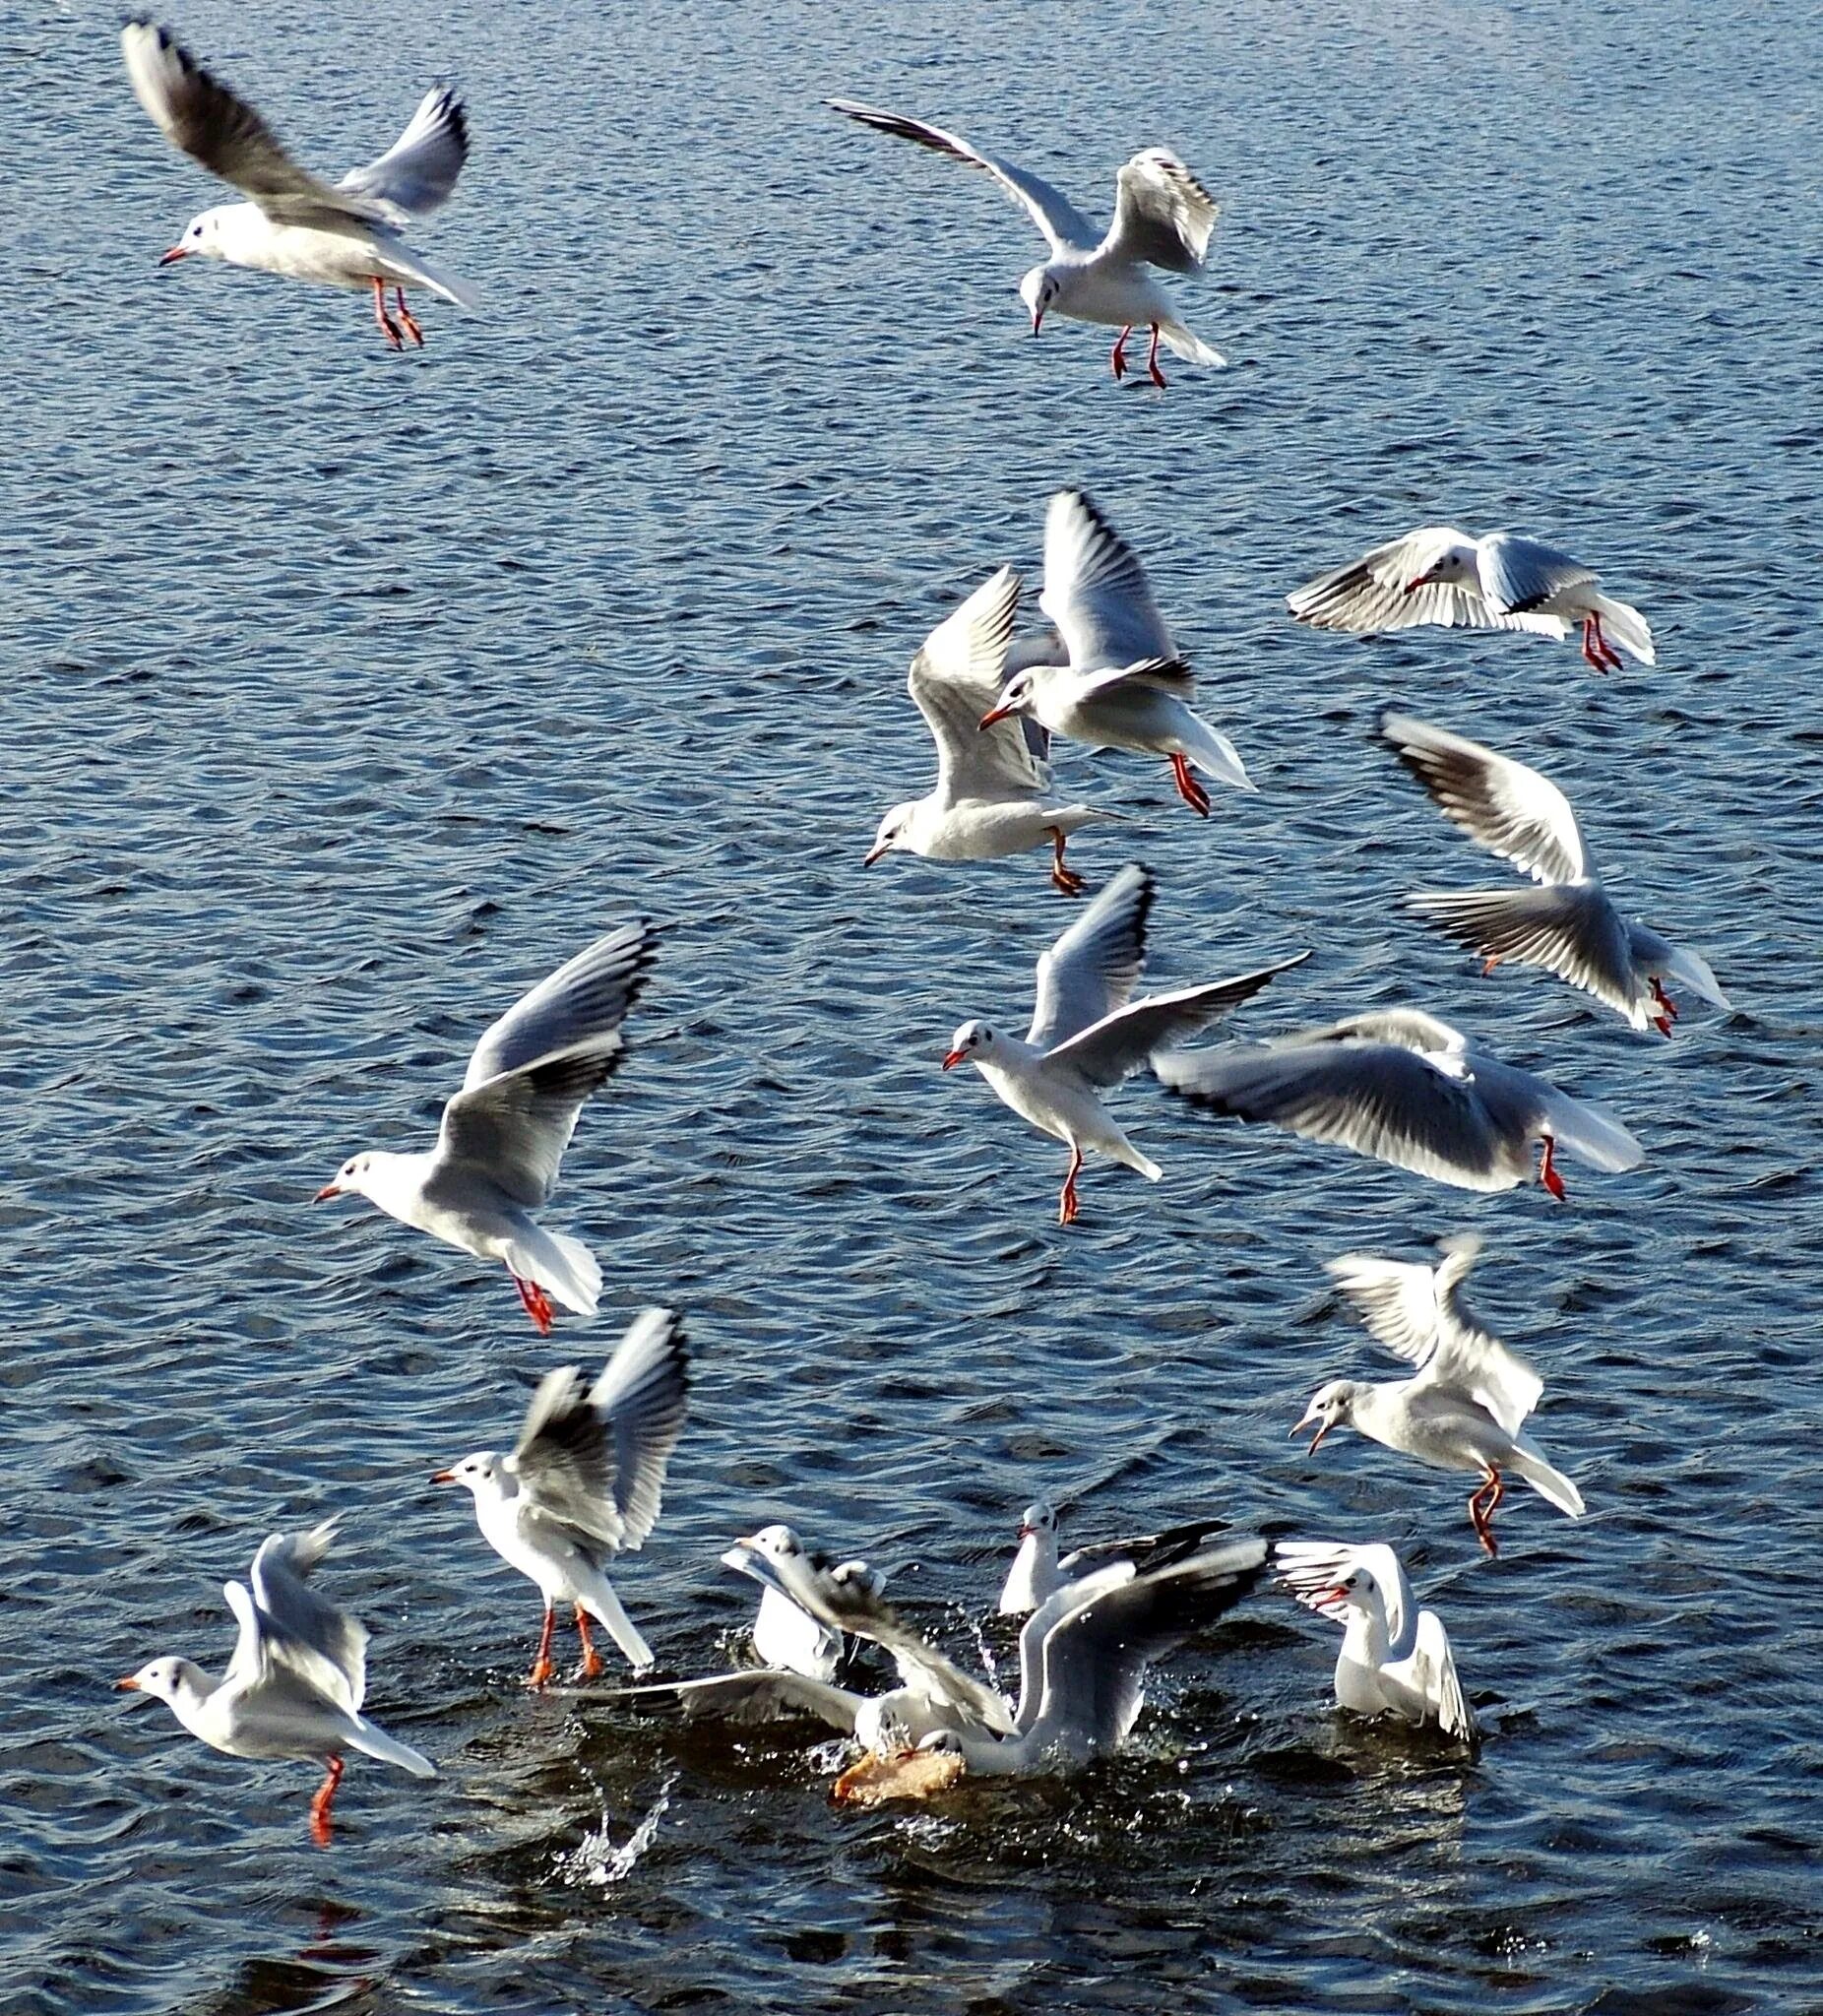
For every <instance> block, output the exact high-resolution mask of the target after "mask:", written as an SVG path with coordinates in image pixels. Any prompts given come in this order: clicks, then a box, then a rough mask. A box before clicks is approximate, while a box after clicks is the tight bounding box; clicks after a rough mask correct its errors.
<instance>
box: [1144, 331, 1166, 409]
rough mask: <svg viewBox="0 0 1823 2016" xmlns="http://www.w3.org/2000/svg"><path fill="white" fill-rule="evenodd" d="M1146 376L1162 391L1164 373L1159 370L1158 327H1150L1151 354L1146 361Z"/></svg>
mask: <svg viewBox="0 0 1823 2016" xmlns="http://www.w3.org/2000/svg"><path fill="white" fill-rule="evenodd" d="M1146 375H1147V377H1148V378H1150V379H1151V380H1152V382H1153V383H1154V384H1155V385H1156V386H1157V387H1158V388H1159V390H1160V391H1161V392H1163V390H1164V373H1163V371H1161V370H1160V369H1159V325H1158V324H1157V323H1156V322H1155V323H1154V324H1153V325H1152V354H1151V355H1150V356H1149V357H1148V358H1147V359H1146Z"/></svg>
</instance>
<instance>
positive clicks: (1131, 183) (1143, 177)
mask: <svg viewBox="0 0 1823 2016" xmlns="http://www.w3.org/2000/svg"><path fill="white" fill-rule="evenodd" d="M1114 186H1115V201H1114V221H1113V224H1112V226H1111V227H1110V229H1109V231H1108V234H1107V236H1106V237H1105V238H1104V239H1103V240H1102V241H1101V245H1100V250H1101V252H1103V253H1104V254H1105V255H1107V256H1108V257H1109V258H1113V259H1125V260H1131V261H1133V262H1135V263H1136V264H1138V263H1142V262H1143V263H1144V264H1146V265H1148V266H1163V267H1165V268H1167V269H1168V270H1169V271H1171V272H1173V273H1194V272H1195V271H1196V270H1197V268H1198V267H1199V266H1201V265H1202V263H1203V261H1204V259H1205V257H1206V256H1207V255H1208V252H1209V234H1210V232H1211V231H1212V230H1214V229H1215V224H1216V219H1217V218H1218V217H1220V216H1221V215H1222V213H1221V210H1220V208H1219V207H1218V205H1217V203H1216V200H1215V198H1214V197H1213V196H1211V195H1210V193H1209V191H1208V190H1207V189H1205V188H1204V187H1203V185H1202V183H1201V182H1199V181H1198V180H1197V178H1196V177H1195V176H1194V175H1193V174H1192V173H1191V172H1190V170H1189V169H1188V168H1187V167H1185V166H1184V164H1183V162H1182V161H1180V160H1179V159H1178V158H1177V157H1176V156H1175V155H1174V154H1167V153H1166V152H1165V150H1164V149H1163V148H1161V147H1153V148H1148V149H1147V150H1146V152H1145V153H1144V154H1136V155H1135V156H1134V157H1133V158H1132V159H1131V160H1130V161H1128V162H1127V164H1126V166H1125V167H1123V168H1122V169H1121V170H1120V172H1119V174H1118V175H1116V176H1115V177H1114Z"/></svg>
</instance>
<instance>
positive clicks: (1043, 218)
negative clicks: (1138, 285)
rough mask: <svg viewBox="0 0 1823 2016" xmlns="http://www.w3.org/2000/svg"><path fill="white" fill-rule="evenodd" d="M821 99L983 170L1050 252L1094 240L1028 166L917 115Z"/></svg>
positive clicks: (1073, 211) (834, 108)
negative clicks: (1021, 211) (1020, 209)
mask: <svg viewBox="0 0 1823 2016" xmlns="http://www.w3.org/2000/svg"><path fill="white" fill-rule="evenodd" d="M825 102H826V103H827V104H828V105H829V107H830V109H831V111H834V112H840V113H842V115H843V116H844V117H845V118H848V119H854V120H857V121H858V122H859V123H860V124H861V125H863V126H871V127H872V128H873V130H874V131H875V132H876V133H890V134H891V135H892V136H893V137H894V138H895V139H897V140H910V141H912V142H914V143H915V144H916V145H917V146H919V147H927V148H929V149H930V151H931V152H932V153H933V154H941V155H947V156H948V157H949V158H950V159H951V160H953V161H961V162H962V163H963V164H964V166H966V167H971V168H984V169H985V170H986V171H987V173H988V174H990V175H991V176H992V177H993V178H994V180H995V181H996V182H998V183H999V184H1000V186H1001V188H1002V189H1004V190H1005V191H1006V193H1007V194H1008V195H1009V196H1010V197H1012V199H1013V201H1014V202H1015V203H1019V204H1023V205H1024V206H1025V209H1026V212H1027V214H1028V215H1029V216H1030V217H1031V219H1032V221H1033V222H1034V223H1035V224H1037V227H1038V229H1039V230H1040V231H1042V232H1043V233H1044V237H1045V240H1046V242H1047V243H1048V244H1049V246H1050V248H1051V250H1052V251H1053V252H1066V251H1071V250H1075V251H1083V252H1086V251H1088V250H1089V249H1090V247H1091V246H1093V245H1094V244H1095V242H1096V234H1095V231H1094V229H1093V228H1092V227H1091V226H1090V225H1089V224H1088V223H1087V222H1085V221H1084V220H1083V218H1082V217H1081V216H1080V215H1079V213H1078V212H1077V211H1076V209H1075V207H1074V206H1073V205H1072V204H1071V203H1070V201H1069V199H1068V198H1067V197H1065V196H1062V195H1060V194H1059V193H1058V191H1056V190H1055V189H1053V188H1052V187H1051V185H1050V184H1049V183H1048V182H1045V181H1042V180H1040V179H1039V177H1038V176H1037V175H1034V174H1032V173H1030V172H1029V171H1028V170H1026V169H1024V168H1016V167H1014V166H1013V164H1012V163H1011V162H1010V161H1003V160H1001V159H999V158H998V157H996V156H994V155H991V154H983V153H982V152H981V151H980V149H979V148H975V147H971V146H970V145H969V143H968V142H967V141H966V140H961V139H958V138H957V136H956V135H955V134H954V133H946V132H944V130H943V128H942V127H941V126H927V125H926V124H925V123H924V121H923V120H922V119H907V118H904V117H902V116H901V115H900V114H899V113H897V112H883V111H881V110H880V109H879V108H878V107H877V106H875V105H859V104H856V103H854V102H853V100H852V99H850V98H829V99H827V100H826V101H825Z"/></svg>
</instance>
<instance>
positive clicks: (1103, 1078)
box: [1050, 952, 1310, 1086]
mask: <svg viewBox="0 0 1823 2016" xmlns="http://www.w3.org/2000/svg"><path fill="white" fill-rule="evenodd" d="M1309 957H1310V955H1309V953H1308V952H1299V953H1297V954H1296V955H1295V956H1294V957H1292V958H1290V959H1282V960H1280V961H1279V963H1278V964H1277V965H1276V966H1263V967H1261V968H1260V969H1259V971H1258V972H1257V973H1243V974H1239V975H1237V976H1236V977H1234V978H1233V979H1230V980H1214V981H1211V982H1210V984H1208V985H1207V986H1201V987H1183V988H1180V989H1179V990H1178V991H1177V992H1176V993H1172V994H1149V995H1148V996H1147V997H1146V999H1145V1000H1143V1001H1135V1002H1133V1003H1132V1004H1131V1005H1130V1006H1128V1007H1125V1008H1117V1009H1116V1010H1115V1011H1114V1013H1113V1014H1111V1015H1104V1016H1103V1017H1102V1018H1101V1020H1100V1022H1097V1023H1093V1024H1091V1026H1090V1027H1089V1028H1088V1029H1086V1030H1084V1031H1083V1032H1082V1033H1081V1035H1080V1036H1073V1037H1071V1038H1070V1039H1069V1040H1068V1041H1067V1042H1062V1043H1059V1044H1058V1045H1057V1046H1056V1048H1055V1049H1053V1050H1052V1051H1051V1052H1050V1055H1051V1056H1052V1057H1053V1058H1054V1059H1055V1060H1056V1061H1057V1062H1058V1063H1060V1064H1061V1063H1068V1064H1070V1065H1071V1066H1073V1067H1074V1068H1075V1069H1076V1070H1078V1071H1080V1072H1081V1073H1082V1075H1083V1076H1084V1077H1085V1078H1086V1079H1088V1081H1089V1082H1090V1084H1091V1085H1100V1086H1113V1085H1118V1084H1119V1083H1120V1082H1121V1080H1122V1079H1123V1078H1128V1077H1130V1076H1131V1075H1132V1074H1133V1073H1134V1072H1135V1071H1138V1070H1139V1069H1140V1068H1141V1067H1142V1066H1144V1065H1146V1064H1149V1063H1150V1062H1151V1061H1152V1059H1153V1058H1154V1057H1155V1056H1156V1055H1157V1054H1158V1052H1159V1051H1161V1050H1165V1049H1169V1048H1170V1047H1171V1045H1172V1044H1173V1043H1178V1042H1181V1041H1183V1040H1184V1039H1185V1038H1186V1037H1191V1036H1195V1035H1196V1034H1197V1032H1198V1031H1199V1030H1204V1029H1207V1028H1208V1027H1209V1026H1210V1025H1211V1023H1215V1022H1220V1021H1221V1019H1222V1018H1223V1016H1225V1015H1226V1014H1227V1012H1228V1010H1229V1009H1230V1008H1238V1007H1239V1006H1240V1004H1241V1003H1242V1002H1243V1001H1250V1000H1252V998H1253V997H1254V995H1255V994H1257V993H1258V992H1259V991H1260V989H1261V988H1262V987H1264V986H1266V985H1267V984H1268V982H1269V981H1271V980H1273V979H1276V978H1277V977H1278V976H1279V975H1280V974H1282V973H1285V972H1287V971H1289V969H1290V968H1291V967H1294V966H1301V965H1302V964H1303V962H1304V961H1305V960H1306V959H1308V958H1309Z"/></svg>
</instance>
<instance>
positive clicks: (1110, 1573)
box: [918, 1538, 1266, 1777]
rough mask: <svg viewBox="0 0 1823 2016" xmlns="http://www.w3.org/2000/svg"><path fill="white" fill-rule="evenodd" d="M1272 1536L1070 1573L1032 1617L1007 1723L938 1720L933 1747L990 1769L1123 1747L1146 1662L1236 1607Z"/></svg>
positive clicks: (1033, 1765) (1055, 1764)
mask: <svg viewBox="0 0 1823 2016" xmlns="http://www.w3.org/2000/svg"><path fill="white" fill-rule="evenodd" d="M1265 1563H1266V1543H1265V1542H1264V1541H1262V1540H1258V1539H1252V1538H1249V1539H1244V1540H1230V1541H1226V1542H1225V1543H1224V1544H1222V1545H1220V1546H1216V1547H1209V1548H1205V1549H1203V1550H1202V1551H1200V1552H1197V1553H1193V1554H1191V1555H1190V1556H1189V1557H1188V1559H1186V1560H1181V1561H1176V1562H1173V1563H1172V1564H1170V1565H1169V1566H1167V1567H1161V1568H1153V1569H1150V1570H1141V1569H1138V1568H1136V1567H1135V1566H1134V1564H1133V1563H1132V1562H1131V1561H1115V1562H1112V1563H1110V1564H1109V1565H1108V1566H1107V1567H1105V1568H1100V1569H1098V1570H1097V1571H1096V1572H1095V1573H1094V1574H1093V1575H1088V1576H1085V1577H1084V1578H1083V1579H1082V1580H1081V1581H1080V1582H1071V1583H1066V1584H1065V1586H1064V1587H1063V1588H1061V1589H1059V1590H1058V1591H1057V1592H1056V1593H1055V1594H1054V1595H1052V1596H1051V1597H1050V1598H1048V1599H1047V1600H1046V1601H1045V1602H1044V1603H1042V1604H1040V1605H1039V1607H1037V1609H1036V1610H1034V1611H1033V1613H1032V1615H1031V1616H1030V1617H1028V1618H1027V1620H1026V1625H1025V1628H1024V1630H1022V1631H1021V1633H1020V1638H1019V1666H1020V1689H1019V1708H1018V1711H1017V1714H1016V1717H1015V1724H1016V1726H1015V1728H1014V1730H1013V1732H1012V1733H1010V1734H995V1733H992V1732H991V1731H977V1730H966V1729H954V1730H942V1731H938V1732H935V1733H932V1734H930V1735H928V1736H926V1737H925V1738H923V1740H922V1741H921V1742H920V1743H919V1745H918V1748H919V1750H920V1752H921V1753H923V1754H924V1755H926V1756H929V1755H940V1756H955V1757H960V1758H961V1759H962V1762H963V1765H964V1767H965V1769H966V1770H968V1771H971V1772H975V1773H978V1774H981V1775H984V1776H991V1777H1010V1776H1015V1775H1025V1774H1029V1773H1036V1772H1065V1771H1076V1770H1080V1769H1082V1768H1083V1766H1085V1765H1087V1764H1089V1763H1091V1762H1093V1761H1094V1760H1095V1759H1096V1758H1097V1757H1099V1756H1101V1755H1103V1754H1104V1753H1106V1752H1107V1751H1109V1750H1113V1749H1117V1748H1118V1747H1119V1745H1120V1744H1121V1743H1122V1742H1124V1741H1125V1740H1126V1737H1127V1735H1128V1733H1129V1732H1130V1731H1131V1730H1132V1728H1133V1725H1134V1723H1135V1722H1136V1721H1137V1720H1138V1719H1139V1712H1140V1709H1141V1708H1142V1707H1143V1706H1144V1705H1145V1692H1144V1690H1145V1680H1146V1670H1147V1669H1148V1668H1149V1667H1151V1666H1152V1665H1154V1664H1155V1663H1156V1662H1157V1661H1159V1660H1161V1659H1163V1658H1164V1657H1165V1656H1166V1654H1168V1653H1171V1652H1174V1651H1175V1650H1176V1649H1177V1648H1178V1646H1180V1645H1181V1644H1183V1642H1184V1640H1185V1639H1186V1638H1189V1637H1190V1636H1191V1635H1192V1634H1193V1633H1195V1632H1197V1631H1201V1630H1203V1629H1205V1628H1206V1627H1207V1626H1209V1625H1210V1624H1213V1623H1214V1622H1215V1621H1216V1619H1217V1618H1218V1617H1220V1616H1221V1615H1222V1614H1223V1612H1224V1611H1225V1610H1228V1609H1231V1608H1232V1607H1234V1605H1235V1604H1237V1603H1238V1602H1239V1601H1240V1599H1241V1598H1242V1597H1243V1596H1245V1595H1246V1593H1247V1592H1248V1590H1250V1589H1251V1588H1252V1587H1253V1585H1254V1584H1255V1583H1256V1582H1257V1581H1258V1580H1259V1578H1260V1573H1261V1571H1262V1569H1263V1568H1264V1566H1265Z"/></svg>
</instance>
